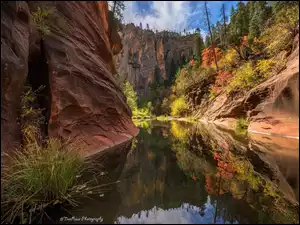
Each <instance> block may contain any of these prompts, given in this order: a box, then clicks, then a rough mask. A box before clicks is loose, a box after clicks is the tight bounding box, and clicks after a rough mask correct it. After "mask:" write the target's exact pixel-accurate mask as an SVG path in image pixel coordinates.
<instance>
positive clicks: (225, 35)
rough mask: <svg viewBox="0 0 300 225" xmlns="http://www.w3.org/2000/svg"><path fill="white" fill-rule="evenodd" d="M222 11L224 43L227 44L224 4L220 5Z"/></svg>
mask: <svg viewBox="0 0 300 225" xmlns="http://www.w3.org/2000/svg"><path fill="white" fill-rule="evenodd" d="M222 12H223V26H224V45H225V46H226V44H227V41H226V39H227V36H226V16H225V5H224V4H223V5H222Z"/></svg>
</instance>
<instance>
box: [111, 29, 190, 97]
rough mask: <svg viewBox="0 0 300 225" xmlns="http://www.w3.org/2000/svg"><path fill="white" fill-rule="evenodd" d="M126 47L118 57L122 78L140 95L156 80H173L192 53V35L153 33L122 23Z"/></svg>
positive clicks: (119, 71)
mask: <svg viewBox="0 0 300 225" xmlns="http://www.w3.org/2000/svg"><path fill="white" fill-rule="evenodd" d="M122 45H123V49H122V50H121V52H120V54H118V55H117V56H116V67H117V70H118V74H119V76H120V79H121V81H123V80H124V79H127V80H128V81H129V82H130V83H131V84H132V85H133V87H134V89H135V91H137V94H138V95H139V96H144V95H147V94H148V90H149V85H150V84H151V83H152V82H153V80H154V79H155V78H156V79H163V80H171V79H172V77H173V76H174V75H175V73H176V68H178V67H179V66H180V65H181V64H183V63H184V61H185V60H186V59H188V58H190V57H191V56H192V55H193V35H189V36H179V35H176V34H173V33H169V32H159V33H156V34H155V33H154V32H153V31H151V30H143V29H141V28H139V27H136V26H134V24H127V25H125V26H123V30H122Z"/></svg>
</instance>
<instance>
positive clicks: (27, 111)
mask: <svg viewBox="0 0 300 225" xmlns="http://www.w3.org/2000/svg"><path fill="white" fill-rule="evenodd" d="M36 92H37V91H32V89H31V88H29V89H27V90H25V92H24V94H23V95H22V98H21V109H22V110H21V113H20V123H21V128H22V136H23V146H21V147H20V149H16V150H15V151H14V150H13V149H12V150H11V151H9V153H6V154H4V157H6V158H7V160H6V163H5V165H2V167H1V169H2V171H1V221H3V222H4V223H13V222H18V221H19V222H20V223H31V222H34V221H36V220H37V219H38V217H41V216H42V215H44V212H45V211H44V210H45V208H47V207H48V206H53V205H58V206H61V205H71V206H76V205H77V204H78V198H79V197H84V196H87V195H88V194H91V193H93V194H94V193H99V192H100V193H101V192H102V191H103V189H102V186H104V185H98V184H96V183H93V182H94V179H97V173H98V172H101V171H97V169H96V168H97V167H95V163H92V162H91V160H89V159H84V158H83V157H82V155H81V153H83V150H84V148H83V146H82V145H81V144H80V143H82V142H80V141H79V140H78V141H74V140H68V141H61V140H59V139H49V140H44V144H43V145H42V142H41V132H40V128H39V126H40V125H41V123H42V122H43V120H42V118H41V117H42V114H41V110H40V109H39V108H33V107H32V105H33V104H34V103H35V101H36ZM84 172H92V174H93V177H94V179H91V180H88V181H84V178H83V176H82V175H83V173H84Z"/></svg>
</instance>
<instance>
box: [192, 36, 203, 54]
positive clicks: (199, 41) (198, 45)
mask: <svg viewBox="0 0 300 225" xmlns="http://www.w3.org/2000/svg"><path fill="white" fill-rule="evenodd" d="M204 48H205V46H204V42H203V38H202V36H201V35H200V34H198V33H196V34H195V35H194V46H193V54H194V55H195V57H196V58H197V59H198V60H199V59H201V52H202V50H203V49H204Z"/></svg>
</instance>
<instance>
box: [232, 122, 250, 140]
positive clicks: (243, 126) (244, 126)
mask: <svg viewBox="0 0 300 225" xmlns="http://www.w3.org/2000/svg"><path fill="white" fill-rule="evenodd" d="M248 125H249V123H248V121H247V120H246V119H245V118H238V119H237V121H236V127H235V132H236V134H237V135H240V136H245V135H247V133H248Z"/></svg>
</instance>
